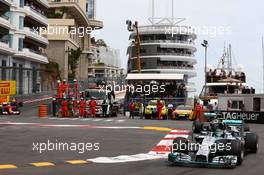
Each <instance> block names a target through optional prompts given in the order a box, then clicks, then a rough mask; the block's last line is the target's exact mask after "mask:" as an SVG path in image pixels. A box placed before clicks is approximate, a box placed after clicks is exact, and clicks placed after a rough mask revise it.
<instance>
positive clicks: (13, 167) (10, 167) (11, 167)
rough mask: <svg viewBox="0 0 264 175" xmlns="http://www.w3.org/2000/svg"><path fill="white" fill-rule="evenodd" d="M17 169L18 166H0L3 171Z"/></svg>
mask: <svg viewBox="0 0 264 175" xmlns="http://www.w3.org/2000/svg"><path fill="white" fill-rule="evenodd" d="M16 168H17V166H15V165H12V164H6V165H0V170H3V169H16Z"/></svg>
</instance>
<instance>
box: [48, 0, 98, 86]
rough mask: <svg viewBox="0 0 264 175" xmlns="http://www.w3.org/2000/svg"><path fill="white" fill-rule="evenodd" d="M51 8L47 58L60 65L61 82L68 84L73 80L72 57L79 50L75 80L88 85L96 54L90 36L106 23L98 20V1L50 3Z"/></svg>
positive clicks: (83, 0)
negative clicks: (87, 81)
mask: <svg viewBox="0 0 264 175" xmlns="http://www.w3.org/2000/svg"><path fill="white" fill-rule="evenodd" d="M49 5H50V9H49V16H48V17H49V28H48V29H50V30H47V35H48V40H49V46H48V49H47V55H48V57H49V59H50V60H51V61H54V62H57V63H58V64H59V65H60V72H61V78H62V79H66V80H68V79H71V78H72V77H69V74H70V73H71V71H72V70H71V67H70V65H69V58H70V54H71V52H72V51H77V50H78V49H79V50H80V57H79V60H78V65H77V68H76V78H77V79H78V80H80V81H85V80H87V79H88V65H89V64H90V62H91V60H92V57H93V54H94V48H93V47H91V36H90V34H91V32H92V31H93V30H96V29H101V28H102V27H103V23H102V22H101V21H98V20H96V19H95V1H92V2H90V0H49ZM90 5H93V7H90ZM91 11H92V12H91ZM91 14H93V15H91ZM47 86H48V85H47Z"/></svg>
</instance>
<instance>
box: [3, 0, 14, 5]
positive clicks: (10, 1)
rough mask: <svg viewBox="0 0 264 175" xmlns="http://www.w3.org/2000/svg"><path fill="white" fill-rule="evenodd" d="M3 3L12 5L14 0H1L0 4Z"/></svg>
mask: <svg viewBox="0 0 264 175" xmlns="http://www.w3.org/2000/svg"><path fill="white" fill-rule="evenodd" d="M1 3H4V4H5V5H8V6H11V4H12V0H0V5H1Z"/></svg>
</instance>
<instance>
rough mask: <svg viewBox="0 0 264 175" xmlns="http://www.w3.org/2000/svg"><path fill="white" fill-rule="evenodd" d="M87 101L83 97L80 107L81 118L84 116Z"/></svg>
mask: <svg viewBox="0 0 264 175" xmlns="http://www.w3.org/2000/svg"><path fill="white" fill-rule="evenodd" d="M85 106H86V102H85V100H84V99H83V98H81V101H80V106H79V107H80V109H79V116H80V118H84V110H85Z"/></svg>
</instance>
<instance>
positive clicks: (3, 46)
mask: <svg viewBox="0 0 264 175" xmlns="http://www.w3.org/2000/svg"><path fill="white" fill-rule="evenodd" d="M0 52H1V53H5V54H13V53H14V50H13V49H12V48H10V46H9V43H8V41H3V40H0Z"/></svg>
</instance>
